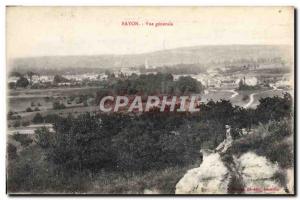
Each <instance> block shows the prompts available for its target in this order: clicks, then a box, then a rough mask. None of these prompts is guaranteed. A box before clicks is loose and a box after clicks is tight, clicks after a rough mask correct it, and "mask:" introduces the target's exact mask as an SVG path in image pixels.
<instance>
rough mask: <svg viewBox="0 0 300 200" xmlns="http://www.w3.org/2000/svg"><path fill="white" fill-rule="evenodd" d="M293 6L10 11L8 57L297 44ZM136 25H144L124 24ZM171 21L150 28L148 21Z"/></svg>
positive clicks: (29, 8)
mask: <svg viewBox="0 0 300 200" xmlns="http://www.w3.org/2000/svg"><path fill="white" fill-rule="evenodd" d="M293 11H294V10H293V8H292V7H181V8H180V7H8V8H7V10H6V12H7V29H6V31H7V58H15V57H27V56H49V55H97V54H136V53H144V52H150V51H156V50H162V49H172V48H177V47H183V46H198V45H227V44H261V45H264V44H287V45H293V43H294V41H293V38H294V36H293V34H294V29H293V24H294V21H293V15H294V13H293ZM122 21H138V22H139V23H140V24H144V25H143V26H142V25H141V26H138V27H134V26H131V27H126V26H121V23H122ZM147 21H148V22H153V23H157V22H172V23H173V26H165V27H149V26H146V25H145V23H146V22H147Z"/></svg>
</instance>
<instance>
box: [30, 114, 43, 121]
mask: <svg viewBox="0 0 300 200" xmlns="http://www.w3.org/2000/svg"><path fill="white" fill-rule="evenodd" d="M43 121H44V118H43V116H42V115H41V113H36V114H35V116H34V117H33V119H32V123H34V124H39V123H43Z"/></svg>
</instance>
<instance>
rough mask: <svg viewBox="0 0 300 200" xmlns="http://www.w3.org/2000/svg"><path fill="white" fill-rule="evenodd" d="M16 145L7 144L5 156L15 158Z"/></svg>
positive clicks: (10, 158)
mask: <svg viewBox="0 0 300 200" xmlns="http://www.w3.org/2000/svg"><path fill="white" fill-rule="evenodd" d="M17 156H18V155H17V147H15V146H14V145H12V144H8V145H7V157H8V159H9V160H12V159H16V158H17Z"/></svg>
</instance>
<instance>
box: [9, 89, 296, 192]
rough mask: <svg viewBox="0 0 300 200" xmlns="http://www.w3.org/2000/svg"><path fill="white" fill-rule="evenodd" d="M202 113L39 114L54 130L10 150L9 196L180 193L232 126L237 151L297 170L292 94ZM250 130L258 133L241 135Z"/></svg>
mask: <svg viewBox="0 0 300 200" xmlns="http://www.w3.org/2000/svg"><path fill="white" fill-rule="evenodd" d="M200 109H201V112H200V113H195V114H190V113H160V112H155V111H154V110H153V111H152V112H148V113H143V114H141V115H139V116H137V115H125V114H109V115H92V114H89V113H87V114H84V115H80V116H78V117H74V116H72V115H69V116H68V117H60V116H56V115H54V116H53V115H52V116H39V118H43V119H40V120H44V121H47V122H50V123H53V124H54V129H55V133H50V132H49V130H47V129H46V128H41V129H38V130H37V131H36V134H35V137H34V138H33V141H32V142H31V143H30V142H28V141H30V140H28V139H27V140H26V139H24V138H23V137H20V136H15V138H9V140H13V139H14V140H15V141H17V142H18V141H19V142H18V143H20V144H21V146H22V149H21V151H19V150H18V151H17V148H14V145H13V144H12V142H11V143H9V145H8V170H7V175H8V176H7V188H8V191H9V192H35V193H43V192H59V193H75V192H89V193H144V192H147V191H148V192H149V191H150V192H160V193H174V192H175V185H176V183H177V182H178V180H179V179H180V178H181V177H182V176H183V174H184V173H185V172H186V170H187V169H190V168H193V167H195V166H199V164H200V163H201V156H200V154H199V150H200V149H207V148H209V149H213V148H215V147H216V146H217V145H218V144H219V143H220V142H221V141H223V139H224V137H225V135H224V132H225V130H224V126H225V124H230V125H231V126H232V127H233V130H234V131H233V133H234V138H235V142H234V145H233V147H232V151H233V153H235V154H237V155H239V154H241V153H243V152H247V151H249V150H251V151H255V152H257V153H258V154H259V155H264V156H266V157H267V158H269V159H270V160H271V161H272V162H277V163H279V165H280V166H281V167H283V168H288V167H292V166H293V162H294V160H293V158H294V156H293V146H292V143H291V142H290V141H292V136H293V127H292V122H293V102H292V98H291V96H290V95H288V94H285V95H284V97H282V98H281V97H272V98H270V97H268V98H264V99H261V100H260V104H259V105H258V107H257V108H256V109H244V108H241V107H237V106H236V107H233V106H232V104H231V103H230V102H229V101H225V100H221V101H218V102H214V101H209V102H208V103H207V104H203V105H201V108H200ZM241 128H246V129H248V130H252V132H253V133H252V134H249V135H246V136H240V132H239V130H240V129H241Z"/></svg>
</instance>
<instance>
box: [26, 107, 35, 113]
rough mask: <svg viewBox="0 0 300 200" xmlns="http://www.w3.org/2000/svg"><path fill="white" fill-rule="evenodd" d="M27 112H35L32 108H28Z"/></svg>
mask: <svg viewBox="0 0 300 200" xmlns="http://www.w3.org/2000/svg"><path fill="white" fill-rule="evenodd" d="M25 111H26V112H33V110H32V109H31V108H30V107H28V108H26V110H25Z"/></svg>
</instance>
